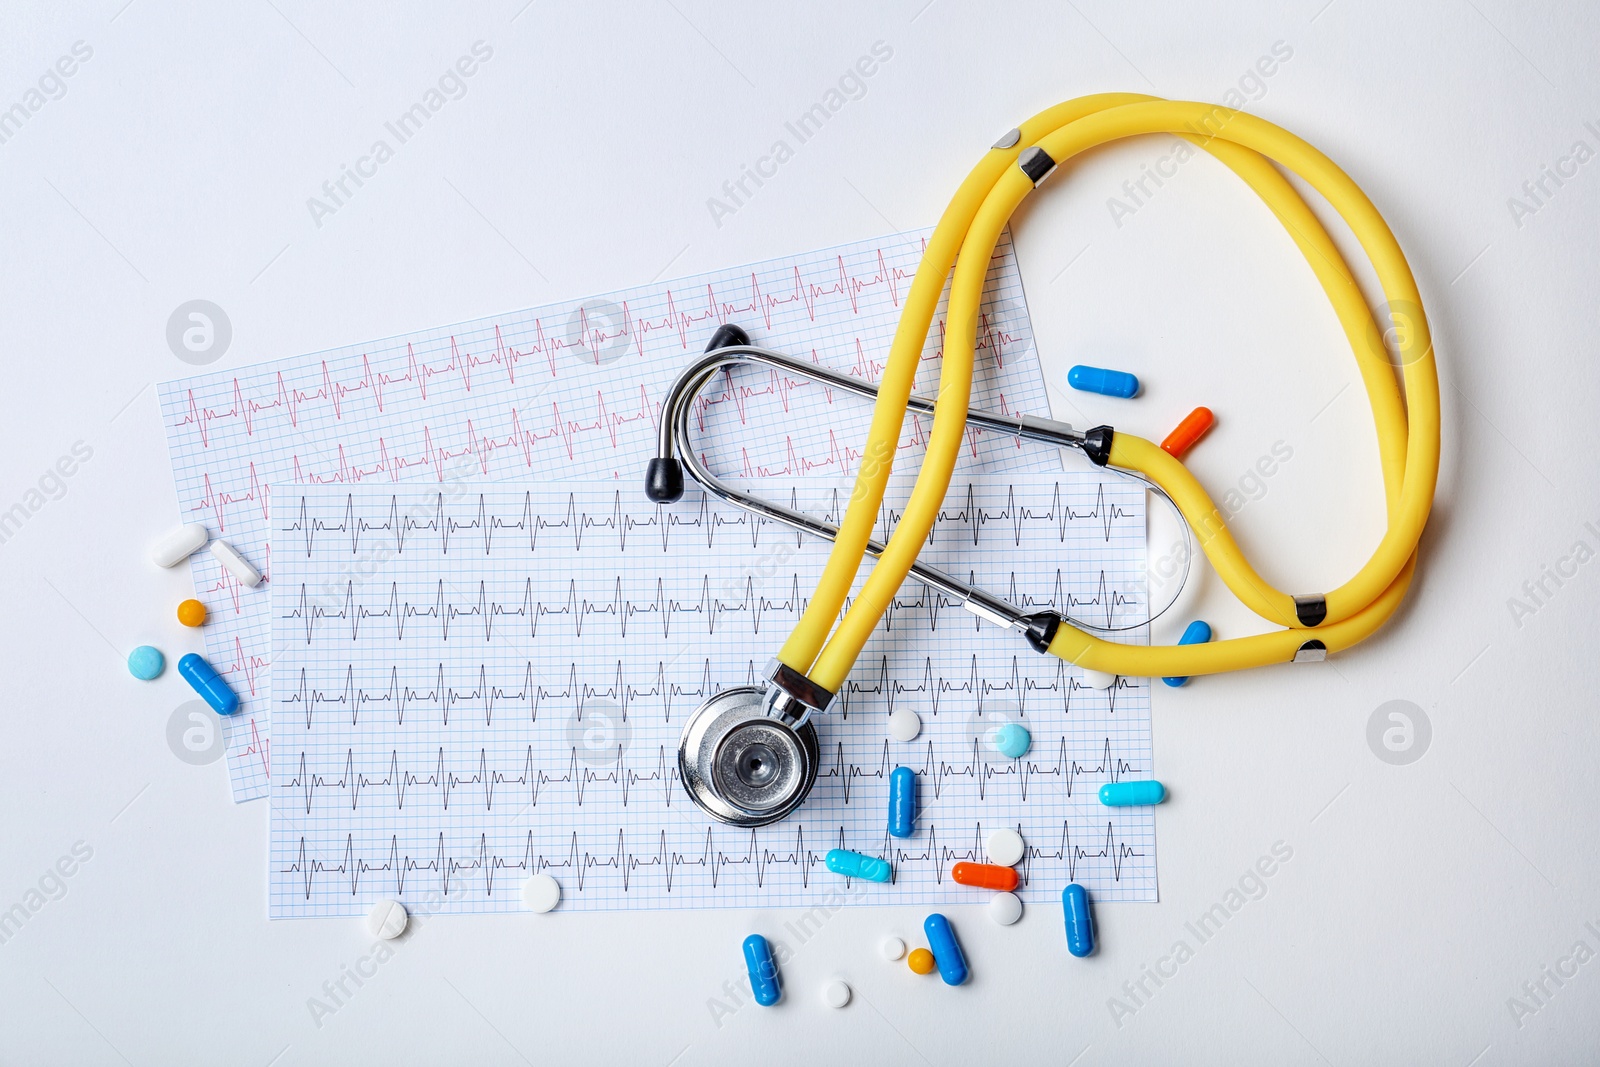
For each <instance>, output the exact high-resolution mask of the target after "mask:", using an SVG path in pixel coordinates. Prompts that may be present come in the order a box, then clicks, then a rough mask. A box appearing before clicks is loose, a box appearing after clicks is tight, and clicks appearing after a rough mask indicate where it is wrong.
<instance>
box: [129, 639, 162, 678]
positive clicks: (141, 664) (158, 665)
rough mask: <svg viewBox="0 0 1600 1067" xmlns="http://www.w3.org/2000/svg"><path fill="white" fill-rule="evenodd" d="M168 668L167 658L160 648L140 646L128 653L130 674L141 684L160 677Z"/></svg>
mask: <svg viewBox="0 0 1600 1067" xmlns="http://www.w3.org/2000/svg"><path fill="white" fill-rule="evenodd" d="M166 667H167V657H165V656H163V655H162V654H161V650H160V649H159V648H154V647H152V646H150V645H140V646H139V647H138V648H136V649H134V650H133V651H132V652H129V653H128V673H129V674H131V675H133V676H134V677H135V678H137V679H139V680H140V681H141V682H148V681H149V680H150V679H152V678H156V677H159V676H160V674H161V672H162V671H163V670H165V669H166Z"/></svg>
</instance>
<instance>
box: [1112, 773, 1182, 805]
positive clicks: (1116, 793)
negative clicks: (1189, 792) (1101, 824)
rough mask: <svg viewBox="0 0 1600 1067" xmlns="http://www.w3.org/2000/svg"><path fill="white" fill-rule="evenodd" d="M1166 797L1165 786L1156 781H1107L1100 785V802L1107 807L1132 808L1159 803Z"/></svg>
mask: <svg viewBox="0 0 1600 1067" xmlns="http://www.w3.org/2000/svg"><path fill="white" fill-rule="evenodd" d="M1165 799H1167V787H1166V786H1164V785H1162V784H1161V783H1160V782H1157V781H1154V780H1152V781H1145V782H1107V783H1106V784H1105V785H1103V786H1101V787H1100V803H1102V804H1104V805H1105V806H1106V807H1108V808H1132V807H1137V806H1138V805H1140V804H1159V803H1161V802H1162V801H1163V800H1165Z"/></svg>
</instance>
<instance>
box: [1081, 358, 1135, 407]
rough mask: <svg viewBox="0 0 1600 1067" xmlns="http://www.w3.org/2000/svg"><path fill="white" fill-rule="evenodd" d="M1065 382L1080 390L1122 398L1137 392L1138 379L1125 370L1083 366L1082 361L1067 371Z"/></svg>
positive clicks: (1127, 397)
mask: <svg viewBox="0 0 1600 1067" xmlns="http://www.w3.org/2000/svg"><path fill="white" fill-rule="evenodd" d="M1067 384H1068V385H1070V386H1072V387H1073V388H1074V389H1077V390H1079V391H1080V392H1084V393H1099V394H1100V395H1101V396H1120V397H1122V399H1124V400H1127V399H1129V398H1130V397H1133V396H1134V395H1136V394H1137V393H1138V392H1139V379H1138V378H1135V377H1134V376H1133V375H1131V374H1129V373H1128V372H1127V371H1120V370H1106V369H1105V368H1103V367H1085V366H1084V365H1083V364H1082V363H1080V364H1078V365H1077V366H1076V367H1073V368H1072V369H1071V370H1069V371H1067Z"/></svg>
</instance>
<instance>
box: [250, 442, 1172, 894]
mask: <svg viewBox="0 0 1600 1067" xmlns="http://www.w3.org/2000/svg"><path fill="white" fill-rule="evenodd" d="M778 484H783V483H777V482H775V481H768V482H767V483H766V484H765V485H762V486H760V487H759V488H761V489H762V490H764V491H765V492H766V493H769V494H770V493H772V492H773V489H772V487H773V486H774V485H778ZM908 484H909V483H908V480H907V479H906V478H903V477H898V476H897V478H896V481H895V483H894V484H893V485H891V488H890V493H889V496H888V497H887V498H886V500H888V501H890V502H893V503H896V504H898V502H901V501H903V500H904V499H905V497H906V495H907V489H908ZM848 493H849V483H847V482H846V483H840V482H838V481H837V480H834V479H811V480H809V481H807V482H802V483H800V484H798V485H793V484H791V485H789V486H788V487H786V488H783V489H781V490H779V491H778V492H777V498H778V499H780V500H783V501H785V502H788V503H790V504H791V506H795V507H798V508H801V509H804V510H807V511H810V512H812V513H813V514H817V515H820V516H824V517H827V518H830V519H831V520H832V521H835V522H837V521H838V519H839V516H840V513H841V511H842V507H843V503H844V502H845V501H846V500H847V498H848ZM897 519H898V514H897V513H896V512H893V511H891V510H890V509H889V508H888V507H886V508H885V509H884V512H883V514H882V515H881V518H880V523H879V528H878V531H877V533H876V534H875V536H877V537H879V538H880V539H884V538H886V537H887V535H888V530H889V528H890V527H891V526H892V524H893V522H895V521H896V520H897ZM271 525H272V531H273V549H274V552H273V556H274V560H275V566H276V567H277V580H276V581H275V582H274V583H273V589H272V600H271V608H272V637H273V640H272V651H273V656H274V660H273V666H274V681H273V691H272V700H273V710H272V721H273V729H274V737H275V742H274V744H275V748H276V756H275V758H274V759H273V762H272V812H271V845H270V871H271V873H270V911H271V914H272V915H273V916H274V917H306V916H325V915H350V914H365V913H366V911H367V910H368V908H369V907H370V905H371V904H372V902H373V901H374V900H376V899H378V898H380V897H393V898H396V899H398V900H401V901H403V902H404V901H418V900H424V899H427V900H430V901H431V902H433V903H434V904H435V905H439V904H440V902H442V909H443V910H445V911H455V912H472V911H502V910H517V909H518V908H520V906H521V905H520V898H519V895H518V893H519V889H520V886H521V883H522V881H523V880H524V879H525V878H526V877H527V876H528V875H530V874H533V873H536V872H538V871H540V870H548V871H550V872H551V873H552V874H554V875H555V877H556V878H557V879H558V880H559V881H560V883H561V885H562V894H563V896H562V903H561V906H562V907H563V908H571V909H624V908H632V909H643V908H674V907H691V908H692V907H722V906H730V907H748V906H764V905H774V906H788V905H810V904H814V903H815V902H817V901H818V900H820V899H822V897H823V896H825V895H826V894H828V893H829V892H830V891H831V890H833V889H835V888H837V887H838V885H839V882H838V879H837V876H835V875H832V874H830V873H828V872H827V871H826V869H825V867H823V865H822V858H823V855H824V854H825V853H826V851H827V850H828V849H830V848H833V847H846V848H853V849H857V850H860V851H862V852H866V853H869V854H872V855H882V856H885V857H886V858H889V859H890V860H891V861H892V862H893V864H894V867H895V872H896V873H895V884H892V885H867V886H865V887H864V888H865V890H866V893H865V896H864V897H862V898H861V899H862V900H863V901H864V902H869V903H873V902H876V903H890V902H892V903H902V904H904V903H924V904H931V903H935V902H944V903H949V902H951V901H952V900H956V901H959V900H962V899H965V898H967V897H970V898H971V899H972V900H974V901H978V900H981V899H983V898H984V897H985V893H984V891H982V890H973V889H966V888H963V887H959V886H955V885H953V884H950V882H949V870H950V867H951V865H952V864H953V863H954V862H956V861H959V860H972V859H980V860H981V859H982V856H983V851H982V849H983V845H982V842H983V841H984V839H985V838H986V836H987V834H988V832H989V831H990V830H992V829H995V828H997V827H1000V826H1009V827H1013V828H1016V829H1018V830H1019V831H1020V832H1021V833H1022V835H1023V837H1024V839H1025V840H1026V842H1027V844H1028V853H1027V857H1026V859H1025V860H1024V861H1023V864H1022V875H1023V885H1022V887H1021V889H1020V890H1019V892H1020V893H1021V895H1022V896H1023V897H1024V899H1027V900H1034V901H1044V900H1047V899H1054V898H1055V897H1056V896H1057V895H1059V893H1060V891H1061V888H1062V886H1064V885H1065V884H1066V883H1067V882H1068V881H1072V880H1076V881H1078V882H1080V883H1082V884H1084V885H1085V886H1086V887H1087V888H1089V889H1090V890H1091V891H1092V892H1093V893H1094V894H1095V896H1096V898H1097V899H1099V900H1102V901H1104V900H1154V899H1155V894H1156V877H1155V839H1154V815H1153V810H1152V809H1150V808H1126V809H1108V808H1104V807H1102V806H1101V805H1100V803H1099V800H1098V796H1097V792H1098V789H1099V787H1100V786H1101V785H1102V784H1104V783H1105V782H1107V781H1113V780H1117V779H1119V778H1122V777H1129V778H1147V777H1150V776H1151V772H1152V770H1153V767H1152V750H1151V739H1150V713H1149V691H1148V688H1147V686H1148V679H1119V680H1118V682H1117V684H1116V686H1114V687H1113V688H1112V689H1111V690H1109V691H1099V690H1095V689H1093V688H1090V687H1088V686H1087V685H1085V684H1083V683H1082V680H1081V674H1080V673H1079V672H1078V671H1077V669H1076V668H1073V667H1070V666H1068V665H1066V664H1064V663H1063V662H1062V661H1060V660H1059V659H1056V658H1055V657H1053V656H1049V655H1040V654H1039V653H1036V652H1034V651H1033V650H1032V649H1031V648H1029V647H1028V646H1027V645H1026V643H1025V642H1024V641H1023V640H1022V639H1021V638H1020V636H1019V635H1018V634H1016V633H1014V632H1011V631H1005V630H1001V629H1000V628H998V627H995V626H992V625H990V624H987V623H983V624H980V623H979V622H978V620H977V619H976V618H974V617H973V616H972V615H970V614H969V613H967V612H966V611H964V610H962V609H961V608H959V607H958V606H956V604H955V603H953V602H952V601H950V600H947V599H944V598H941V597H938V596H937V595H935V594H932V593H930V592H929V591H928V590H927V589H925V588H924V587H923V586H921V585H920V584H918V583H916V582H915V581H908V582H907V583H906V585H905V586H904V587H903V588H902V589H901V590H900V592H899V594H898V597H897V599H896V600H895V602H894V604H893V605H892V606H891V608H890V610H889V612H888V613H887V615H886V618H885V620H884V623H883V624H882V625H880V627H879V629H878V631H877V633H875V634H874V636H873V638H872V640H871V642H870V643H869V644H868V646H867V648H866V650H865V652H864V653H863V655H862V657H861V659H860V660H859V662H858V663H857V665H856V668H855V670H854V671H853V673H852V674H851V675H850V678H849V681H848V682H847V684H846V686H845V688H844V689H843V690H842V691H841V693H840V695H839V697H838V703H837V704H836V706H835V707H834V708H833V709H830V712H829V713H828V714H826V715H823V716H821V717H819V719H818V720H817V722H818V728H819V734H820V737H819V740H820V743H821V750H822V755H821V766H820V773H819V775H818V780H817V784H816V787H815V789H814V791H813V793H812V794H811V797H810V799H809V800H807V801H806V803H805V804H804V805H803V806H802V807H801V808H800V809H799V810H798V811H797V812H796V813H795V814H793V815H791V816H790V817H789V818H787V819H785V820H783V821H782V822H779V823H776V824H774V825H772V826H768V827H764V828H761V829H758V830H748V829H746V830H741V829H737V828H734V827H729V826H725V825H723V824H720V823H716V822H714V821H712V820H710V819H708V818H707V817H706V816H705V815H704V814H702V813H701V812H700V811H699V810H698V809H697V808H695V807H694V806H693V804H692V803H691V802H690V800H689V798H688V796H687V794H686V793H685V792H684V791H683V787H682V783H681V782H680V781H679V780H678V773H677V764H676V746H677V741H678V737H679V734H680V733H681V731H682V728H683V724H684V721H685V720H686V718H687V717H688V716H689V714H690V713H691V712H692V711H693V710H694V709H695V708H696V707H698V706H699V704H700V703H701V702H702V701H703V700H704V699H705V698H706V697H708V696H710V695H711V694H713V693H715V692H717V691H719V690H721V689H724V688H727V687H729V686H733V685H741V684H752V683H754V682H756V681H757V680H758V678H759V676H760V674H761V672H762V670H763V668H764V666H765V664H766V662H767V660H768V658H769V657H770V656H771V655H772V653H773V652H774V651H775V650H776V649H777V647H778V645H779V644H780V643H781V642H782V640H783V638H784V637H785V636H786V635H787V633H788V631H789V629H790V628H791V627H792V626H793V624H794V622H795V620H796V619H797V618H798V616H799V613H800V612H801V611H802V610H803V609H804V606H805V602H806V599H807V598H808V597H809V595H810V592H811V590H812V589H813V587H814V584H815V582H816V579H817V576H818V574H819V573H820V570H821V565H822V561H823V560H824V558H825V556H826V551H827V546H826V544H825V543H824V542H822V541H820V540H817V539H813V538H802V537H801V536H800V535H799V534H797V533H795V532H794V531H792V530H789V529H787V528H786V527H782V526H780V525H778V524H776V523H772V522H770V521H769V520H762V519H757V518H755V517H752V516H750V515H747V514H746V513H744V512H741V511H737V510H734V509H731V508H726V507H724V506H721V505H716V504H714V503H712V504H708V503H706V502H705V501H704V500H703V499H702V498H701V497H700V496H699V495H698V492H697V491H691V492H690V493H689V494H688V495H687V496H686V497H685V499H684V500H683V501H682V502H680V503H678V504H677V505H669V506H663V507H657V506H655V505H651V504H649V503H647V502H645V501H642V500H640V499H639V496H638V494H637V493H635V492H633V491H632V487H631V486H628V487H626V488H620V487H616V486H611V485H607V484H605V483H584V484H578V483H572V484H569V485H560V484H545V485H540V486H537V487H533V488H529V489H526V490H513V489H510V488H507V487H504V486H499V487H484V486H472V485H464V484H458V485H456V486H454V487H452V488H451V489H449V490H436V489H427V488H425V487H404V488H398V489H395V490H393V491H390V490H384V489H381V488H377V487H364V488H359V489H355V490H354V491H351V490H349V489H346V488H341V487H313V488H307V489H305V490H295V489H287V488H286V489H283V490H281V491H279V492H277V493H275V494H274V496H273V501H272V516H271ZM1144 555H1145V499H1144V490H1143V488H1142V486H1140V485H1138V484H1137V483H1132V482H1129V481H1126V480H1120V479H1117V478H1115V477H1114V476H1110V475H1106V474H1104V473H1103V472H1098V471H1089V472H1081V471H1080V472H1056V473H1054V474H1044V473H1015V474H1009V475H981V476H968V477H965V478H963V477H961V476H958V477H957V478H956V480H955V482H954V483H953V485H952V487H951V491H950V494H949V496H948V497H947V498H946V501H945V505H944V508H943V511H942V515H941V518H940V521H939V523H938V524H937V525H936V527H935V530H934V532H933V534H932V537H931V541H930V543H929V544H927V545H926V546H925V547H924V549H923V551H922V559H924V560H925V561H927V562H930V563H933V564H935V565H937V566H940V567H942V568H944V569H946V570H948V571H950V572H952V573H955V574H957V575H959V576H960V577H963V578H969V577H970V578H972V579H974V580H975V581H976V582H977V583H979V584H981V585H983V586H984V587H986V588H988V589H991V590H993V591H995V592H997V593H1002V594H1004V595H1006V596H1007V597H1008V598H1009V599H1011V601H1012V602H1013V603H1016V604H1019V605H1023V606H1032V607H1034V608H1044V607H1050V608H1055V609H1057V610H1063V611H1065V612H1066V613H1067V614H1069V615H1070V616H1071V617H1074V618H1080V619H1084V620H1086V621H1090V622H1094V623H1098V624H1101V625H1108V626H1129V625H1133V626H1136V628H1135V629H1133V630H1132V631H1130V632H1129V633H1128V634H1127V635H1126V637H1125V639H1128V640H1136V641H1144V640H1146V639H1147V638H1146V630H1147V627H1144V626H1141V625H1138V624H1140V623H1143V622H1144V620H1145V619H1146V618H1147V615H1146V610H1147V609H1146V603H1145V572H1144ZM896 707H910V708H912V709H913V710H915V711H916V712H917V713H918V714H919V715H920V716H921V718H922V722H923V729H922V733H921V735H920V736H919V737H918V738H917V739H916V740H915V741H914V742H910V743H901V742H897V741H894V740H892V739H890V738H889V736H888V733H887V718H888V714H889V712H890V711H892V710H893V709H894V708H896ZM1009 721H1020V722H1022V723H1024V724H1025V725H1026V726H1027V727H1028V729H1029V730H1030V731H1031V732H1032V735H1033V745H1032V750H1031V751H1030V752H1029V753H1028V754H1027V755H1026V756H1025V757H1024V758H1023V759H1021V760H1010V759H1007V758H1006V757H1004V756H1002V755H1000V754H999V753H998V752H997V751H995V750H994V749H993V748H992V746H991V745H990V743H989V739H988V735H989V734H990V733H991V732H992V731H993V730H994V729H995V728H997V727H998V726H1000V725H1002V724H1004V723H1006V722H1009ZM902 764H903V765H906V766H910V767H912V768H914V769H915V770H916V771H917V772H918V776H919V781H920V800H921V815H920V817H919V819H918V824H917V832H916V835H915V836H914V837H913V838H910V839H907V840H903V841H902V840H898V839H894V838H890V837H889V836H888V834H887V830H886V815H887V789H888V786H887V778H888V774H889V772H890V770H892V769H893V768H894V767H895V766H897V765H902Z"/></svg>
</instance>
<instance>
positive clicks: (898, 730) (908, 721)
mask: <svg viewBox="0 0 1600 1067" xmlns="http://www.w3.org/2000/svg"><path fill="white" fill-rule="evenodd" d="M921 732H922V719H921V718H920V717H919V716H918V715H917V713H916V712H914V711H912V710H911V709H910V708H899V709H897V710H896V711H895V713H894V714H893V715H890V716H889V736H890V737H892V738H894V739H895V740H896V741H915V740H916V739H917V735H918V734H920V733H921Z"/></svg>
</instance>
